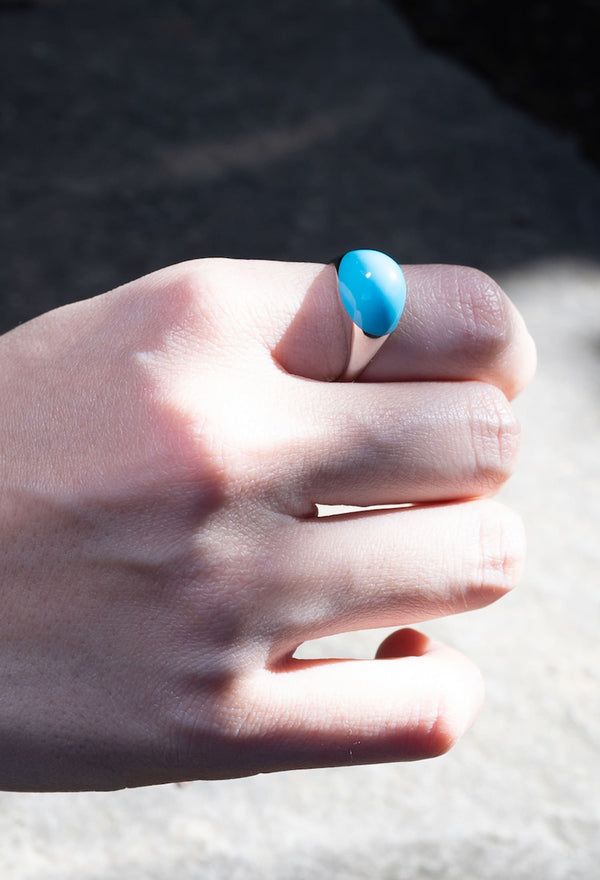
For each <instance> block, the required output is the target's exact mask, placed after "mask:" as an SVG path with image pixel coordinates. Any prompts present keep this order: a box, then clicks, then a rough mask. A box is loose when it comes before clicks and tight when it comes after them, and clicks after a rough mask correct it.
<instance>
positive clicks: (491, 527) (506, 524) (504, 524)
mask: <svg viewBox="0 0 600 880" xmlns="http://www.w3.org/2000/svg"><path fill="white" fill-rule="evenodd" d="M478 544H479V547H478V550H479V570H478V573H477V577H476V587H477V588H478V589H480V590H486V591H491V592H494V593H496V592H498V593H503V592H507V591H509V590H511V589H512V588H513V587H514V586H516V584H517V582H518V580H519V576H520V573H521V571H522V568H523V562H524V559H525V532H524V528H523V523H522V520H521V518H520V516H519V515H518V514H517V513H515V512H514V511H513V510H510V508H508V507H505V506H504V505H503V504H500V503H498V502H484V503H482V504H481V505H480V511H479V530H478Z"/></svg>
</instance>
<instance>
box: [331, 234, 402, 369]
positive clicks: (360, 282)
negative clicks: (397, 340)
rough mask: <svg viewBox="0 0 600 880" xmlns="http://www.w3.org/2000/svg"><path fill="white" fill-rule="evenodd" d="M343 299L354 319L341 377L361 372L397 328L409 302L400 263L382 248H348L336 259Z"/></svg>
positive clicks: (345, 306)
mask: <svg viewBox="0 0 600 880" xmlns="http://www.w3.org/2000/svg"><path fill="white" fill-rule="evenodd" d="M334 265H335V266H336V268H337V275H338V287H339V292H340V299H341V300H342V303H343V305H344V308H345V309H346V311H347V313H348V314H349V315H350V318H351V319H352V340H351V343H350V356H349V358H348V363H347V365H346V369H345V370H344V372H343V373H342V376H341V379H342V381H352V380H353V379H356V377H357V376H359V375H360V374H361V373H362V371H363V370H364V369H365V367H366V366H367V364H368V363H369V362H370V361H371V360H372V359H373V358H374V357H375V355H376V354H377V352H378V351H379V349H380V348H381V346H382V345H383V344H384V342H385V341H386V339H387V338H388V336H389V335H390V333H392V332H393V330H395V328H396V326H397V324H398V321H399V320H400V317H401V315H402V311H403V309H404V304H405V302H406V279H405V277H404V273H403V271H402V269H401V268H400V266H399V265H398V263H396V261H395V260H393V259H392V258H391V257H388V256H387V254H382V253H381V252H380V251H370V250H358V251H348V253H347V254H344V256H343V257H341V258H340V259H338V260H335V261H334Z"/></svg>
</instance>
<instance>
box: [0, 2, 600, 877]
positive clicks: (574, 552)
mask: <svg viewBox="0 0 600 880" xmlns="http://www.w3.org/2000/svg"><path fill="white" fill-rule="evenodd" d="M338 5H339V6H340V11H341V7H344V6H350V5H353V6H357V5H358V6H360V4H344V3H341V2H340V3H339V4H338ZM363 7H364V15H365V16H367V17H371V18H372V19H373V21H371V22H370V24H369V27H371V28H375V29H376V28H378V27H379V28H381V29H382V30H386V31H389V30H390V29H391V30H392V31H393V33H395V35H396V38H397V44H398V45H399V46H401V47H402V50H403V51H402V53H399V55H398V59H397V62H396V61H394V59H393V58H392V59H390V58H389V57H386V58H385V59H384V61H382V62H381V63H382V64H384V66H386V69H387V70H389V69H391V68H393V67H394V64H395V63H397V65H398V72H397V80H396V82H400V81H402V76H401V72H402V70H404V76H405V77H407V78H408V77H410V76H413V77H414V80H415V83H417V85H416V86H415V88H416V89H417V91H418V100H417V99H415V100H414V101H413V102H412V103H410V107H409V109H408V110H407V109H406V102H407V101H409V99H410V89H409V88H408V86H407V87H406V88H405V89H403V90H401V94H400V95H399V96H398V95H397V94H396V93H395V91H394V87H391V86H390V87H389V88H388V89H383V91H382V97H381V100H382V101H383V106H384V109H385V110H386V113H385V114H384V115H385V120H386V121H385V125H386V126H387V128H386V131H385V138H384V140H385V148H384V149H382V150H381V152H378V151H377V150H373V149H371V151H369V150H368V149H367V148H365V159H364V165H362V166H361V165H359V166H358V167H357V168H356V169H354V171H355V173H356V175H358V177H362V180H363V182H364V183H365V186H366V184H367V183H368V182H369V180H370V179H371V176H372V175H375V177H373V179H376V178H377V175H379V177H380V178H382V179H384V178H385V176H386V175H388V174H389V173H390V167H392V166H394V165H395V166H398V164H401V163H402V162H406V163H409V164H411V165H412V169H411V174H410V175H408V176H405V177H402V179H401V180H400V181H399V180H398V179H395V182H394V185H395V186H396V187H397V188H398V192H399V194H400V193H401V191H402V187H403V186H404V188H405V194H404V197H403V198H402V199H400V200H399V204H398V212H399V213H405V212H406V211H409V210H410V211H412V213H413V219H414V223H415V228H414V231H413V240H412V242H411V241H409V243H408V249H409V251H410V250H411V246H414V247H413V249H414V250H416V251H419V250H420V251H421V252H423V251H426V250H427V248H428V247H431V244H430V242H431V241H432V240H433V241H438V240H439V241H446V240H447V236H446V237H445V232H446V229H447V227H448V225H449V224H450V221H451V219H452V216H453V212H454V213H456V215H457V216H459V220H458V221H457V222H458V223H459V226H460V224H461V223H464V221H463V220H462V219H460V215H461V212H463V211H465V210H468V211H470V212H471V216H470V217H469V221H468V224H467V225H468V228H473V229H474V228H475V227H477V225H478V224H479V227H480V228H481V229H484V230H487V232H488V234H489V235H490V236H493V235H496V236H497V238H498V239H499V240H500V242H502V243H503V246H504V248H505V250H506V256H505V257H504V256H503V248H502V247H500V246H494V245H493V244H492V245H490V249H489V250H488V251H487V252H486V253H487V254H488V258H487V265H486V268H490V269H493V270H494V274H495V275H496V277H497V278H498V280H500V281H501V283H502V284H503V285H504V286H505V288H506V289H507V291H508V292H509V293H510V294H511V295H512V296H513V298H514V299H515V300H516V302H517V303H518V304H519V306H520V307H521V309H522V311H523V313H524V314H525V316H526V318H527V320H528V323H529V325H530V327H531V329H532V331H533V334H534V336H535V338H536V340H537V343H538V347H539V354H540V366H539V373H538V377H537V379H536V381H535V383H534V384H533V386H532V387H531V389H530V390H528V391H527V392H526V393H525V394H524V395H523V396H522V398H521V399H520V400H519V401H518V404H517V408H518V412H519V415H520V418H521V421H522V425H523V432H524V446H523V454H522V460H521V468H520V471H519V473H518V474H517V476H516V477H515V478H514V480H513V481H512V483H511V484H510V486H509V487H508V489H507V490H506V492H505V493H504V495H505V499H506V500H507V501H508V502H510V503H511V504H513V505H514V506H515V507H517V508H518V509H519V510H520V511H521V512H522V513H523V515H524V517H525V520H526V524H527V527H528V533H529V540H530V553H529V561H528V566H527V570H526V573H525V576H524V580H523V585H522V587H521V588H520V589H519V590H517V591H516V592H515V593H514V594H512V595H511V596H510V597H508V598H506V599H504V600H503V601H502V602H500V603H499V604H497V605H496V606H493V607H491V608H488V609H486V610H484V611H480V612H477V613H476V614H470V615H464V616H461V617H457V618H454V619H449V620H445V621H439V622H434V623H430V624H427V625H425V626H424V627H423V628H424V629H425V630H426V631H427V632H430V633H432V634H435V635H437V636H440V637H442V638H443V639H445V640H446V641H448V642H449V643H451V644H453V645H454V646H456V647H458V648H459V649H460V650H463V651H464V652H466V653H467V654H469V655H470V656H471V657H473V658H474V659H475V660H476V661H477V662H478V663H479V665H480V666H481V668H482V670H483V672H484V675H485V678H486V682H487V690H488V697H487V702H486V706H485V708H484V711H483V713H482V716H481V718H480V719H479V721H478V723H477V724H476V726H475V727H474V729H473V730H472V731H471V732H470V734H469V735H468V736H467V737H466V738H465V739H464V740H463V741H462V742H461V743H460V744H459V745H458V746H457V747H456V749H455V750H453V751H452V752H451V753H450V754H449V755H447V756H445V757H443V758H440V759H437V760H435V761H431V762H427V763H417V764H412V765H391V766H378V767H357V768H349V769H332V770H319V771H303V772H297V773H285V774H279V775H273V776H268V777H267V776H265V777H257V778H253V779H244V780H235V781H231V782H209V783H203V782H199V783H194V784H191V785H189V786H185V787H177V786H165V787H160V788H152V789H146V790H138V791H129V792H116V793H108V794H105V793H103V794H95V793H86V794H74V795H73V794H56V795H33V794H9V793H4V794H0V875H1V876H2V877H6V878H11V880H113V878H114V880H117V878H119V880H121V878H127V880H167V878H169V880H170V878H172V877H177V878H178V880H196V878H203V880H213V878H214V880H259V878H260V880H315V878H321V877H322V878H323V880H325V878H326V880H337V878H340V880H341V878H343V880H434V878H440V880H441V878H443V880H507V878H510V880H532V878H544V880H594V878H596V877H598V876H599V870H600V869H599V868H598V866H599V865H600V746H599V743H600V712H599V711H598V710H599V708H600V647H599V642H598V625H599V621H600V583H599V572H600V541H598V526H599V524H600V445H599V441H598V438H599V436H600V407H599V405H598V404H599V398H600V369H599V361H600V261H595V260H594V258H593V253H592V251H591V244H590V243H591V242H593V240H594V239H593V235H592V229H593V225H594V221H593V218H594V217H596V218H597V217H598V216H600V215H599V214H598V210H599V208H600V181H599V179H598V176H597V175H596V174H595V173H594V172H592V171H591V170H590V169H589V168H587V167H586V166H585V165H584V163H582V162H581V161H580V160H579V159H578V158H577V157H576V156H575V154H574V153H573V151H572V150H571V149H570V147H569V146H568V145H566V144H563V143H560V142H559V141H558V140H556V139H555V138H554V136H552V135H549V134H548V133H546V132H544V131H542V130H541V129H538V128H537V127H535V126H534V125H532V124H531V123H530V122H528V121H527V120H526V119H524V118H523V117H521V116H520V115H518V114H516V113H514V112H513V111H511V110H510V109H508V108H506V107H504V106H502V105H501V104H500V103H499V102H498V101H497V100H496V99H495V98H494V97H493V96H492V95H491V94H490V93H489V92H488V91H487V90H486V89H484V88H482V87H481V86H480V85H479V84H477V83H476V82H475V81H474V80H472V79H471V78H470V77H469V76H467V75H465V74H464V73H463V72H462V71H460V70H458V69H456V68H454V67H453V66H452V65H451V64H449V63H446V62H442V61H440V60H439V59H436V58H434V57H431V56H429V55H427V54H426V53H425V52H424V51H423V50H422V49H420V48H419V47H418V46H416V45H415V44H414V42H413V41H412V40H411V38H410V37H409V36H408V35H407V33H406V32H405V30H404V29H403V26H402V23H401V22H400V21H399V20H397V19H395V18H393V16H392V14H391V12H390V11H389V10H387V9H386V8H385V7H383V6H381V7H380V6H378V5H377V4H370V3H364V4H363ZM394 29H395V31H394ZM391 42H392V41H390V43H388V44H386V46H387V48H386V50H385V51H386V52H389V51H390V49H389V46H390V45H391ZM358 63H361V62H360V60H359V62H358ZM362 63H364V59H363V60H362ZM376 68H377V65H374V71H373V82H372V83H371V84H369V83H366V86H365V87H366V88H368V87H372V88H375V85H376V84H377V83H376V76H377V69H376ZM323 75H324V71H323ZM425 85H426V88H425ZM398 102H399V103H398ZM402 102H404V109H402ZM399 105H400V109H398V106H399ZM378 112H379V111H378ZM394 113H396V115H395V116H394ZM448 114H455V115H456V119H455V120H454V123H453V125H452V126H450V127H448V126H446V125H445V124H444V125H441V123H440V119H445V118H447V116H448ZM395 120H396V121H395ZM408 122H410V123H411V125H409V124H407V123H408ZM340 125H341V123H340ZM348 125H349V126H350V129H351V127H352V126H351V123H350V122H348ZM411 128H412V132H413V133H414V132H415V131H416V132H420V136H419V137H420V146H419V147H418V148H417V147H415V141H414V140H411ZM441 133H443V138H442V137H441ZM331 137H333V138H334V140H335V138H337V139H338V141H339V144H340V145H343V143H344V141H345V139H346V137H347V131H346V130H344V128H343V125H342V127H341V133H340V132H338V134H337V135H336V134H332V135H331ZM504 137H505V138H506V141H505V146H504V148H503V149H504V150H506V149H508V150H509V151H510V157H509V159H510V161H506V159H505V158H503V159H501V158H500V157H499V153H500V152H502V151H501V150H500V148H499V147H498V140H499V139H502V138H504ZM452 138H454V140H452ZM473 139H475V140H476V141H477V142H478V150H479V151H480V152H481V155H482V157H483V158H482V163H483V165H484V167H485V174H489V175H493V174H496V173H500V172H502V173H504V174H505V175H506V177H507V180H506V190H507V192H506V195H505V201H503V196H502V195H501V192H500V191H501V190H502V187H500V188H499V189H498V191H497V193H496V194H497V195H498V199H497V200H496V201H494V200H490V199H489V198H488V197H487V196H486V194H485V193H486V191H487V189H486V186H484V189H483V191H482V194H481V198H480V199H479V198H478V195H477V186H478V184H477V180H478V179H479V176H480V175H482V174H483V173H484V172H483V171H482V170H481V168H479V169H478V168H476V167H474V165H476V163H474V159H473V155H472V154H470V159H469V158H468V157H466V156H463V155H462V151H463V150H465V149H466V146H467V145H468V144H469V145H471V146H472V141H473ZM394 145H395V146H394ZM279 146H280V150H283V149H284V147H285V144H284V145H283V146H282V145H281V143H280V145H279ZM496 150H498V151H499V153H498V155H497V154H496V153H495V152H494V151H496ZM423 151H425V152H427V155H423ZM217 152H218V151H217ZM271 153H272V154H273V155H275V154H276V153H277V150H276V149H275V146H273V149H272V151H271ZM491 154H494V155H495V156H496V158H492V159H490V155H491ZM211 155H212V154H211ZM357 155H358V154H357ZM215 157H217V153H215V155H214V156H213V160H214V162H217V163H218V162H219V161H220V162H221V163H223V162H226V161H229V160H228V159H227V156H225V158H223V157H221V158H220V159H218V157H217V158H215ZM355 158H356V156H355ZM449 158H453V159H454V163H455V164H454V167H453V168H449V167H448V161H449ZM190 161H192V165H193V162H194V161H196V162H197V161H199V160H197V159H196V160H193V159H192V160H190ZM211 161H212V160H211ZM231 161H233V160H231ZM237 161H238V163H239V161H242V160H241V159H240V160H237ZM252 161H256V162H258V161H259V159H258V158H256V156H255V158H254V159H252ZM273 161H279V162H282V161H283V162H284V163H285V162H288V164H289V174H290V175H293V174H294V168H295V164H294V163H295V161H296V160H295V158H294V155H293V154H292V153H290V154H289V155H288V156H287V158H285V159H282V158H281V154H279V158H276V160H275V159H273ZM340 161H341V162H342V164H343V162H344V160H343V159H341V160H340ZM251 165H252V162H250V160H249V164H248V165H247V166H246V169H245V173H248V174H251V173H252V168H251ZM442 165H445V172H444V173H448V174H450V173H452V174H454V175H455V178H456V179H455V182H454V184H453V186H452V187H449V189H448V190H447V191H445V192H444V191H442V192H440V191H439V190H438V189H437V188H436V185H435V184H434V183H433V182H432V178H431V176H430V175H433V176H434V178H435V175H436V173H437V174H441V172H436V171H435V169H436V168H438V167H440V166H442ZM347 170H349V169H348V168H347ZM196 173H199V172H197V171H196ZM223 173H225V172H223ZM314 173H315V174H317V175H318V169H317V170H316V171H314ZM309 178H310V180H309V183H308V189H309V195H310V193H312V194H313V197H314V199H316V201H314V203H311V202H310V199H309V200H308V201H306V202H304V208H305V213H304V214H303V215H302V216H297V217H296V218H295V222H297V223H298V224H300V225H303V224H308V225H309V226H310V224H312V223H313V220H314V222H315V223H316V224H317V226H319V224H321V223H322V222H323V220H322V218H316V217H315V214H314V212H317V213H319V212H320V211H321V210H323V209H324V208H326V206H325V205H324V203H323V202H319V201H318V199H319V195H318V187H316V188H313V189H311V186H312V183H311V181H312V180H313V178H312V177H310V174H309ZM413 178H414V181H413V183H412V184H410V181H411V180H413ZM474 178H475V180H474ZM456 181H458V183H457V182H456ZM409 184H410V185H409ZM521 184H522V186H521ZM482 185H483V184H482ZM410 186H414V189H413V190H412V191H410V192H409V190H410ZM463 190H464V191H465V195H464V198H463ZM517 191H518V196H517V195H515V193H516V192H517ZM375 193H377V186H375ZM438 196H439V211H437V210H436V205H437V197H438ZM382 198H383V196H382ZM453 198H454V199H455V201H454V203H453ZM511 199H512V200H513V202H514V201H515V200H517V201H518V204H516V203H515V205H514V208H515V211H517V210H518V212H519V217H520V218H521V219H520V220H519V223H520V224H521V225H520V226H519V225H518V224H517V228H515V227H514V217H512V215H510V213H509V207H510V203H511ZM311 204H312V208H311ZM386 211H387V215H386V216H387V220H388V221H389V223H390V233H389V239H388V240H389V241H391V240H393V239H394V238H396V239H398V238H399V237H400V235H401V233H402V234H404V231H405V228H407V227H408V226H410V222H409V221H407V219H406V216H403V217H401V218H400V219H398V223H397V226H394V223H395V220H394V216H393V215H392V213H391V210H390V203H389V202H388V203H387V206H386ZM523 218H525V219H523ZM375 226H378V224H377V223H376V224H375ZM356 228H358V227H357V226H355V231H356ZM573 230H575V231H576V232H577V235H575V233H574V232H573ZM346 231H347V230H346ZM463 231H468V230H467V229H466V227H464V226H463ZM363 232H364V229H363ZM596 232H597V228H596ZM452 234H453V232H452V230H450V232H449V233H448V235H449V236H450V238H451V237H452ZM571 235H572V236H573V237H572V238H570V237H569V236H571ZM292 237H293V236H292ZM334 237H335V236H334ZM310 238H311V235H310V234H309V235H308V239H309V240H310ZM517 239H519V242H518V244H515V241H516V240H517ZM301 240H303V241H305V242H306V238H304V239H301ZM564 240H566V241H567V244H566V245H565V247H564V252H561V248H560V242H561V241H564ZM481 241H482V240H481V239H479V244H478V247H479V248H482V247H483V245H482V244H481ZM415 242H416V244H415ZM423 242H424V244H422V243H423ZM428 242H429V244H428ZM578 242H579V244H581V249H579V250H578V246H577V243H578ZM331 243H332V242H331ZM293 246H294V245H293V242H292V244H290V248H291V249H293ZM461 248H462V253H464V255H465V256H464V262H476V263H479V262H481V260H480V259H478V258H477V254H476V255H475V257H474V258H473V259H468V254H469V241H468V240H466V241H464V240H463V241H461V242H460V247H459V246H458V245H457V246H456V248H455V251H453V245H452V244H450V245H449V246H448V250H447V251H446V252H445V254H446V253H448V254H451V253H455V252H459V253H460V252H461ZM586 250H587V258H585V256H584V255H585V252H586ZM333 252H335V251H333ZM528 254H529V255H531V254H533V255H535V260H530V259H528ZM543 254H545V255H546V257H545V258H542V255H543ZM565 254H566V255H565ZM569 254H570V255H569ZM444 256H445V255H444ZM380 638H381V633H371V632H369V633H360V634H354V635H351V636H344V637H340V638H337V639H330V640H328V641H327V642H326V643H324V644H321V645H319V646H318V649H319V650H322V651H324V652H330V653H335V652H339V651H343V652H344V653H346V654H348V655H355V656H369V655H371V654H372V652H373V650H374V648H375V645H376V644H377V643H378V641H379V640H380ZM307 650H312V651H315V650H317V647H315V646H314V645H311V646H308V647H307Z"/></svg>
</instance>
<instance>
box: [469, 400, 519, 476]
mask: <svg viewBox="0 0 600 880" xmlns="http://www.w3.org/2000/svg"><path fill="white" fill-rule="evenodd" d="M470 430H471V442H472V447H473V454H474V468H475V472H476V474H477V476H478V478H479V481H480V483H481V485H482V487H483V488H484V489H487V490H488V491H493V490H494V489H497V488H498V487H499V486H501V485H502V484H503V483H504V482H506V480H507V479H508V478H509V477H510V476H511V474H512V473H513V471H514V469H515V465H516V462H517V457H518V453H519V446H520V437H521V429H520V425H519V422H518V420H517V418H516V416H515V414H514V412H513V410H512V408H511V406H510V404H509V403H508V400H507V399H506V397H505V396H504V394H503V393H502V392H501V391H500V390H499V389H498V388H496V387H495V386H493V385H485V384H483V383H481V384H479V385H478V386H476V390H475V395H474V399H473V401H472V404H471V412H470Z"/></svg>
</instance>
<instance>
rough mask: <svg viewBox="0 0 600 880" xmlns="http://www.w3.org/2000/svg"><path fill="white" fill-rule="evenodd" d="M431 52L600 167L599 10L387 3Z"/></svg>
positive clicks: (545, 2)
mask: <svg viewBox="0 0 600 880" xmlns="http://www.w3.org/2000/svg"><path fill="white" fill-rule="evenodd" d="M390 2H391V3H392V4H393V5H394V6H396V7H397V8H398V9H399V10H401V12H402V13H404V14H405V15H406V17H407V19H408V20H409V21H410V23H411V24H412V26H413V27H414V28H415V31H416V33H417V34H418V35H419V37H420V38H421V39H423V40H424V41H425V42H426V43H427V44H428V45H430V46H432V47H434V48H435V49H437V50H439V51H442V52H444V53H446V54H448V55H449V56H450V57H451V58H454V59H456V60H459V61H461V62H462V63H464V64H465V65H467V66H468V67H470V68H471V69H472V70H474V71H475V72H476V73H478V74H480V75H482V76H484V77H485V78H486V79H487V80H489V82H490V83H491V84H492V85H493V87H494V88H495V89H497V90H498V92H499V94H500V95H502V97H504V98H506V99H508V100H510V101H512V102H513V103H514V104H515V105H516V106H518V107H521V108H523V109H525V110H527V111H529V112H531V113H533V114H534V115H535V116H537V117H538V118H539V119H541V120H542V121H543V122H545V123H547V124H549V125H552V126H555V127H556V128H557V129H558V130H559V131H561V132H564V133H566V134H567V135H568V136H569V137H571V138H572V139H573V141H574V142H575V143H576V144H577V145H578V146H579V147H580V149H581V150H582V152H583V153H584V154H585V155H586V156H588V157H589V158H590V159H591V160H593V161H594V162H595V163H596V164H598V163H600V54H599V53H598V44H599V42H600V2H598V0H571V2H570V3H568V4H566V3H557V2H555V0H531V2H526V3H523V2H515V0H509V2H505V3H478V2H473V0H390Z"/></svg>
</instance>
